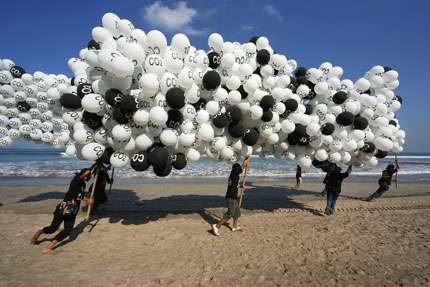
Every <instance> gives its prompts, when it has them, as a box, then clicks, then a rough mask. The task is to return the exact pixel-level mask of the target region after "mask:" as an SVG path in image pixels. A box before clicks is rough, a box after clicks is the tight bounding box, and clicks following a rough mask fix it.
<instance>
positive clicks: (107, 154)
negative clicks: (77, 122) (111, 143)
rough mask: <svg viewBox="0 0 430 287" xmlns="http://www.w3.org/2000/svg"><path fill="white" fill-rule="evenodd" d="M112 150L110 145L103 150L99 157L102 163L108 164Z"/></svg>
mask: <svg viewBox="0 0 430 287" xmlns="http://www.w3.org/2000/svg"><path fill="white" fill-rule="evenodd" d="M113 152H114V150H113V148H111V147H108V148H106V149H105V151H104V152H103V154H102V156H101V159H102V161H103V163H104V164H110V157H111V155H112V154H113Z"/></svg>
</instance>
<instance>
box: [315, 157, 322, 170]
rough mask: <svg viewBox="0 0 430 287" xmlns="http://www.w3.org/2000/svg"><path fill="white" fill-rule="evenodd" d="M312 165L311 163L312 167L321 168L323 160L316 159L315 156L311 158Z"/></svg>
mask: <svg viewBox="0 0 430 287" xmlns="http://www.w3.org/2000/svg"><path fill="white" fill-rule="evenodd" d="M312 165H313V166H314V167H316V168H322V166H323V162H322V161H319V160H317V159H316V158H314V159H313V160H312Z"/></svg>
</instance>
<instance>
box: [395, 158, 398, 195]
mask: <svg viewBox="0 0 430 287" xmlns="http://www.w3.org/2000/svg"><path fill="white" fill-rule="evenodd" d="M395 157H396V170H397V171H396V188H397V187H398V183H399V171H398V168H397V167H398V166H399V160H398V159H397V153H395Z"/></svg>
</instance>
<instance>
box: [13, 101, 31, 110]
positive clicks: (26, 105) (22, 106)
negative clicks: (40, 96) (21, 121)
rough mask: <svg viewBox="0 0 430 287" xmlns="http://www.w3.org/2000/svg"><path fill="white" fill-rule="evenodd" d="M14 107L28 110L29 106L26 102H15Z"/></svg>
mask: <svg viewBox="0 0 430 287" xmlns="http://www.w3.org/2000/svg"><path fill="white" fill-rule="evenodd" d="M16 108H17V109H18V110H19V111H20V112H28V111H29V110H30V109H31V106H30V105H29V104H28V103H27V102H18V103H17V104H16Z"/></svg>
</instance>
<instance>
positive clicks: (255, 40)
mask: <svg viewBox="0 0 430 287" xmlns="http://www.w3.org/2000/svg"><path fill="white" fill-rule="evenodd" d="M258 38H259V37H258V36H254V37H252V38H251V39H250V40H249V42H251V43H254V44H257V40H258Z"/></svg>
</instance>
